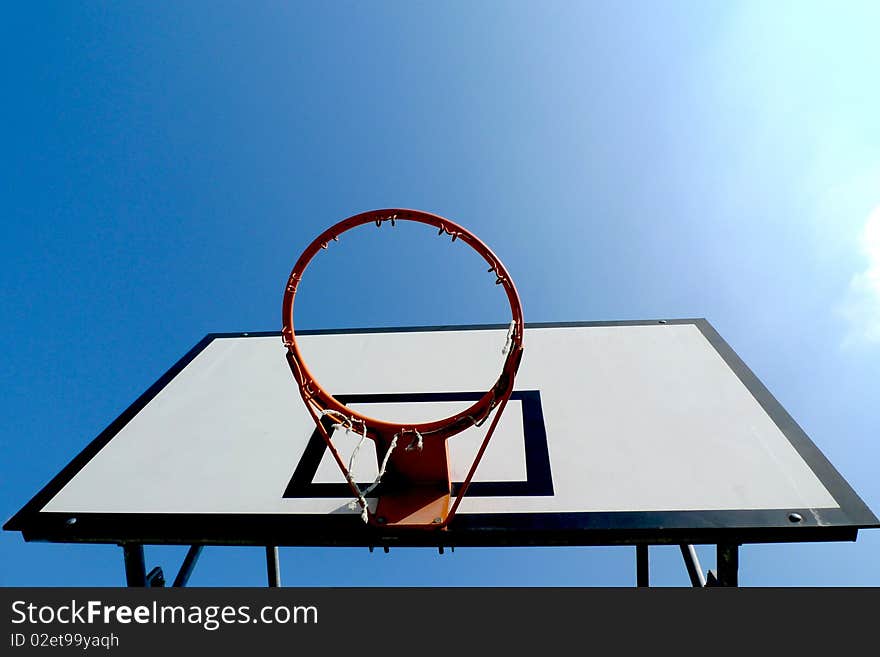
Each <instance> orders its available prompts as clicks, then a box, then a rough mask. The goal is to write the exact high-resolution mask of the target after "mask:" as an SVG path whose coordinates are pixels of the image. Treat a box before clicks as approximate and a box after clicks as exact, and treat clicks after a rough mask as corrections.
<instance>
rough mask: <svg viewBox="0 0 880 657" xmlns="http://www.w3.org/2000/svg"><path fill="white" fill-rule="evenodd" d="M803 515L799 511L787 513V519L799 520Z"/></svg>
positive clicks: (790, 520)
mask: <svg viewBox="0 0 880 657" xmlns="http://www.w3.org/2000/svg"><path fill="white" fill-rule="evenodd" d="M803 519H804V517H803V516H802V515H801V514H800V513H789V514H788V520H789V522H800V521H801V520H803Z"/></svg>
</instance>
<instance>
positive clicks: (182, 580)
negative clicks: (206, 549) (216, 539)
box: [172, 545, 202, 587]
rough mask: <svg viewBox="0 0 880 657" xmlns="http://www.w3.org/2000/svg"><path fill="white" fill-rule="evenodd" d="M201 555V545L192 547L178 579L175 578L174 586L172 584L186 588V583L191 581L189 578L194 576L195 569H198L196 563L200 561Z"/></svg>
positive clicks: (181, 565)
mask: <svg viewBox="0 0 880 657" xmlns="http://www.w3.org/2000/svg"><path fill="white" fill-rule="evenodd" d="M201 553H202V546H201V545H191V546H190V548H189V550H188V551H187V553H186V556H185V557H184V558H183V563H182V564H180V571H178V573H177V577H175V578H174V584H172V586H174V587H180V586H186V583H187V582H188V581H189V576H190V575H192V571H193V568H195V567H196V561H198V559H199V555H200V554H201Z"/></svg>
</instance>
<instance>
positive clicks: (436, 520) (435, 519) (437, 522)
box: [434, 518, 443, 525]
mask: <svg viewBox="0 0 880 657" xmlns="http://www.w3.org/2000/svg"><path fill="white" fill-rule="evenodd" d="M441 522H443V518H434V524H435V525H439V524H440V523H441Z"/></svg>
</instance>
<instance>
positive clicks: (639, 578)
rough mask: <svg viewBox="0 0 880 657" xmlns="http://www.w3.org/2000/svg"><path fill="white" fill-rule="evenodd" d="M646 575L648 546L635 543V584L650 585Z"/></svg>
mask: <svg viewBox="0 0 880 657" xmlns="http://www.w3.org/2000/svg"><path fill="white" fill-rule="evenodd" d="M649 580H650V578H649V575H648V546H647V545H636V586H650V585H651V584H650V581H649Z"/></svg>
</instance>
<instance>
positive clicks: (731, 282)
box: [0, 1, 880, 586]
mask: <svg viewBox="0 0 880 657" xmlns="http://www.w3.org/2000/svg"><path fill="white" fill-rule="evenodd" d="M878 21H880V9H878V5H877V4H876V3H870V2H866V3H857V2H851V3H846V4H845V5H843V6H840V5H836V4H834V3H819V2H811V3H801V2H798V3H783V2H774V3H765V2H723V3H722V2H674V3H673V2H664V3H661V2H647V1H643V2H624V3H610V2H607V3H599V2H572V3H566V2H554V3H526V2H481V3H463V2H448V3H442V4H441V5H439V6H438V5H436V4H433V3H402V2H400V3H397V2H384V3H370V4H367V3H347V2H339V3H332V4H331V3H294V2H291V3H247V4H245V3H214V2H211V3H208V2H189V3H176V4H171V3H125V4H115V5H114V4H109V3H79V4H76V5H63V4H55V3H46V4H45V5H41V6H38V5H36V4H34V3H29V4H28V5H26V6H25V5H22V6H20V7H17V8H15V9H10V10H8V11H7V12H6V15H5V17H4V21H3V25H2V27H0V30H2V39H0V43H2V45H0V48H2V49H3V61H4V62H5V65H4V67H3V69H2V80H3V83H4V88H5V89H6V101H5V102H4V103H3V104H2V106H0V119H2V120H0V130H2V136H3V144H4V148H3V156H2V157H0V167H2V176H0V180H2V186H0V209H2V216H3V217H4V220H3V223H2V231H3V232H2V240H0V267H2V281H3V284H2V310H3V319H4V325H5V329H6V336H7V337H6V345H7V348H6V349H5V350H4V351H3V354H2V356H0V359H2V368H0V376H2V389H3V395H2V397H0V413H2V417H3V423H2V427H3V429H2V434H0V441H2V448H3V453H4V457H5V458H4V466H3V470H2V478H0V515H2V516H3V517H4V518H3V519H4V520H5V519H6V518H8V517H10V516H11V515H12V514H13V513H14V512H15V511H17V510H18V508H19V507H20V506H21V505H23V504H24V503H25V502H26V501H27V500H28V499H29V498H30V497H31V495H32V494H33V493H35V492H36V491H37V490H39V488H41V487H42V486H43V485H44V484H45V483H46V481H47V480H48V479H49V478H51V476H53V475H54V474H55V473H56V472H57V471H58V470H59V469H60V468H61V467H62V466H63V465H65V464H66V463H67V462H68V461H69V460H70V459H71V458H72V457H73V456H74V455H75V454H76V453H77V452H79V450H80V449H82V447H83V446H84V445H85V444H87V443H88V442H89V441H90V440H91V439H92V438H93V437H94V436H95V435H97V433H99V432H100V431H101V430H102V429H103V428H104V427H105V426H106V425H107V424H108V423H109V422H110V421H111V420H112V419H113V418H115V417H116V415H118V414H119V413H120V412H121V411H122V410H123V409H124V408H126V407H127V406H128V405H129V404H130V403H131V402H132V401H133V400H134V399H135V398H136V397H137V396H138V395H139V394H140V393H141V392H142V391H143V390H144V389H146V388H147V387H148V386H149V385H150V384H151V383H152V382H153V381H154V380H155V379H156V378H158V376H159V375H160V374H161V373H163V372H164V371H165V370H166V369H167V367H168V366H169V365H170V364H172V363H173V362H174V361H175V360H177V358H179V357H180V356H181V355H182V354H183V353H185V352H186V351H187V350H188V349H189V348H190V347H191V346H192V345H193V344H194V343H195V342H197V341H198V340H199V339H200V338H201V337H202V336H203V335H204V334H206V333H209V332H215V331H239V330H240V331H250V330H253V331H256V330H276V329H278V328H279V325H280V304H281V293H282V290H283V284H284V281H285V280H286V277H287V274H288V273H289V271H290V268H291V266H292V264H293V262H294V260H295V259H296V257H297V255H298V254H299V252H300V250H301V249H302V248H303V247H304V246H305V245H306V244H307V243H308V242H309V241H310V240H311V239H312V238H313V237H314V236H315V235H317V234H318V233H319V232H320V231H321V230H323V229H324V228H325V227H326V226H328V225H330V224H331V223H333V222H335V221H337V220H339V219H342V218H344V217H346V216H349V215H351V214H354V213H356V212H359V211H362V210H367V209H372V208H376V207H389V206H392V207H394V206H396V207H415V208H420V209H424V210H429V211H432V212H436V213H439V214H442V215H445V216H448V217H450V218H453V219H454V220H457V221H459V222H460V223H462V224H464V225H466V226H468V227H469V228H471V229H472V230H473V231H474V232H475V233H476V234H478V235H479V236H480V237H481V238H483V239H484V240H485V241H486V242H488V243H489V244H491V245H492V248H493V249H494V250H495V251H496V252H497V253H498V254H499V255H500V256H501V257H502V258H503V260H504V262H505V264H506V265H507V266H508V268H509V269H510V270H511V272H512V273H513V275H514V276H515V278H516V281H517V285H518V287H519V291H520V294H521V296H522V300H523V306H524V309H525V314H526V319H527V321H534V322H536V321H568V320H611V319H637V318H646V317H693V316H698V317H706V318H708V319H709V320H710V321H711V322H712V323H713V325H714V326H715V327H716V328H717V329H718V331H719V332H720V333H721V334H722V335H723V336H724V337H725V338H726V339H727V341H728V342H729V343H730V344H731V345H732V346H733V347H734V349H736V351H737V352H738V353H739V355H740V356H741V357H742V358H743V359H744V360H745V361H746V362H747V363H748V364H749V365H750V367H751V368H752V369H753V370H754V371H755V372H756V374H757V375H758V376H759V377H760V378H761V379H762V380H763V381H764V383H765V384H766V385H767V386H768V388H769V389H770V390H771V391H772V392H773V393H774V395H775V396H776V397H777V398H778V399H779V400H780V402H781V403H782V404H783V406H785V407H786V409H787V410H788V411H789V412H790V413H791V414H792V415H793V416H794V417H795V419H796V420H797V421H798V422H799V423H800V425H801V426H802V427H803V428H804V430H805V431H806V432H807V434H808V435H810V436H811V437H812V439H813V440H814V442H815V443H816V444H817V445H818V446H819V447H820V449H821V450H822V451H823V452H824V453H825V454H826V455H827V456H828V457H829V459H830V460H831V461H832V463H833V464H834V465H835V466H836V467H837V468H838V470H839V471H840V472H841V473H842V474H843V475H844V476H845V477H846V478H847V480H848V481H849V482H850V483H851V484H852V485H853V487H854V488H855V489H856V491H857V492H858V493H859V494H860V495H861V496H862V498H863V499H864V500H865V501H866V502H867V503H868V505H869V506H870V507H871V508H872V509H873V510H874V511H875V513H876V512H878V510H880V480H878V478H877V476H876V474H877V470H878V464H880V446H878V435H880V432H878V429H880V411H878V409H877V407H878V404H877V402H876V400H877V397H878V395H877V382H876V373H877V372H878V371H880V210H878V208H880V123H878V122H877V120H876V117H877V116H880V90H878V87H877V85H876V84H875V79H876V71H877V70H880V45H878V44H877V40H876V25H877V24H880V23H878ZM379 248H383V247H381V246H380V247H379ZM384 248H385V249H389V247H387V246H386V247H384ZM443 257H444V254H439V253H434V254H433V255H430V256H429V255H422V254H420V253H408V254H406V255H404V256H401V255H400V254H399V253H397V252H395V251H393V250H386V251H378V252H372V255H368V256H367V257H366V259H364V260H355V261H348V262H343V263H341V264H340V265H339V266H338V268H329V269H328V270H327V271H326V272H325V273H324V274H323V275H322V277H321V280H322V283H323V284H324V285H326V288H324V290H325V292H324V294H326V293H327V292H326V290H329V291H330V292H329V293H330V294H332V293H333V290H338V289H339V288H341V287H342V286H347V285H349V284H350V283H351V281H352V280H355V281H360V280H361V279H362V278H367V279H368V280H369V277H367V276H364V275H363V272H369V273H370V276H372V277H373V280H374V281H375V284H372V285H367V286H366V287H365V288H364V289H363V290H362V291H359V292H358V293H357V294H347V295H346V299H347V300H348V301H350V302H351V303H345V304H332V307H330V308H328V307H327V304H326V303H322V301H323V300H324V297H322V296H321V292H318V291H314V292H313V294H314V296H313V297H309V299H310V300H309V302H308V303H306V302H305V301H304V305H303V308H302V312H303V316H302V320H301V321H302V325H303V326H309V327H312V328H319V327H322V328H332V327H337V326H360V325H364V326H377V325H412V324H446V323H471V322H493V321H503V319H502V320H499V313H502V314H503V310H504V307H503V304H499V303H497V300H495V299H490V298H489V297H488V296H486V295H481V292H482V291H483V288H482V287H479V288H476V287H473V286H470V285H469V284H468V282H467V276H468V274H467V273H466V272H465V271H464V270H465V268H463V267H462V268H457V267H456V266H455V263H453V264H452V265H451V266H449V268H448V269H446V270H440V271H439V272H438V271H437V270H436V269H432V268H429V267H425V266H424V263H433V262H435V261H434V260H430V258H436V263H437V265H438V267H443V266H445V263H446V262H447V261H446V260H444V259H443ZM376 267H384V269H382V270H377V269H375V268H376ZM376 271H380V272H381V273H380V274H378V275H377V274H376V273H375V272H376ZM426 290H428V291H430V293H428V294H426V293H425V291H426ZM298 321H300V318H298ZM878 550H880V531H866V532H862V533H861V534H860V537H859V540H858V542H857V543H855V544H851V543H841V544H827V545H781V546H779V545H777V546H746V547H744V548H743V549H742V553H741V566H742V569H741V582H742V583H743V584H746V585H758V586H772V585H782V586H787V585H796V584H797V585H800V584H804V585H875V586H876V585H880V565H878V563H880V562H878V560H877V554H878ZM0 553H2V562H3V563H4V564H5V565H4V567H3V568H2V569H0V584H2V585H118V584H120V583H122V581H123V575H122V567H121V556H120V554H119V553H120V550H119V548H117V547H115V546H67V545H50V544H25V543H24V542H23V541H22V540H21V537H20V535H18V534H12V533H8V532H4V533H2V535H0ZM700 556H701V558H702V559H703V562H704V563H703V565H704V567H705V568H709V567H714V563H713V562H714V557H713V553H712V551H711V550H706V549H704V548H701V550H700ZM181 557H182V552H181V550H180V549H178V548H163V549H159V548H151V549H148V552H147V559H148V562H149V563H150V565H155V564H161V565H163V566H164V567H165V570H166V573H170V574H172V575H173V572H174V571H175V569H176V566H177V563H178V561H179V559H180V558H181ZM262 558H263V555H262V552H261V551H260V550H259V549H246V548H226V549H221V548H215V549H209V550H207V551H206V552H205V554H204V555H203V557H202V561H201V562H200V565H199V567H198V568H197V569H196V572H195V575H194V577H193V580H192V583H193V584H201V585H213V584H232V585H248V584H254V585H260V584H262V583H263V581H264V571H263V566H262ZM633 562H634V557H633V551H632V549H631V548H601V549H592V548H591V549H582V548H577V549H576V548H560V549H522V550H520V549H514V550H504V551H492V550H470V551H468V550H463V549H462V550H458V551H456V553H455V555H445V556H443V557H440V556H439V555H436V554H435V553H432V552H429V551H405V550H401V551H392V553H391V554H390V555H384V554H373V555H368V554H367V553H366V551H365V550H364V551H353V550H338V551H333V550H318V549H298V550H283V551H282V567H283V570H284V574H285V581H286V583H289V584H302V585H344V584H352V585H386V584H389V585H390V584H395V585H441V584H459V585H468V584H475V585H484V584H487V585H488V584H491V585H531V584H547V585H557V584H560V585H570V584H571V585H579V584H582V585H595V584H612V585H614V584H624V585H626V584H629V583H632V582H633V581H634V576H635V575H634V565H633ZM652 566H653V572H652V576H653V580H654V582H655V583H658V584H670V585H677V584H685V583H686V582H687V580H686V576H685V573H684V568H683V566H682V565H681V563H680V558H679V556H678V552H677V549H675V548H670V549H667V548H654V549H653V550H652Z"/></svg>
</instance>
